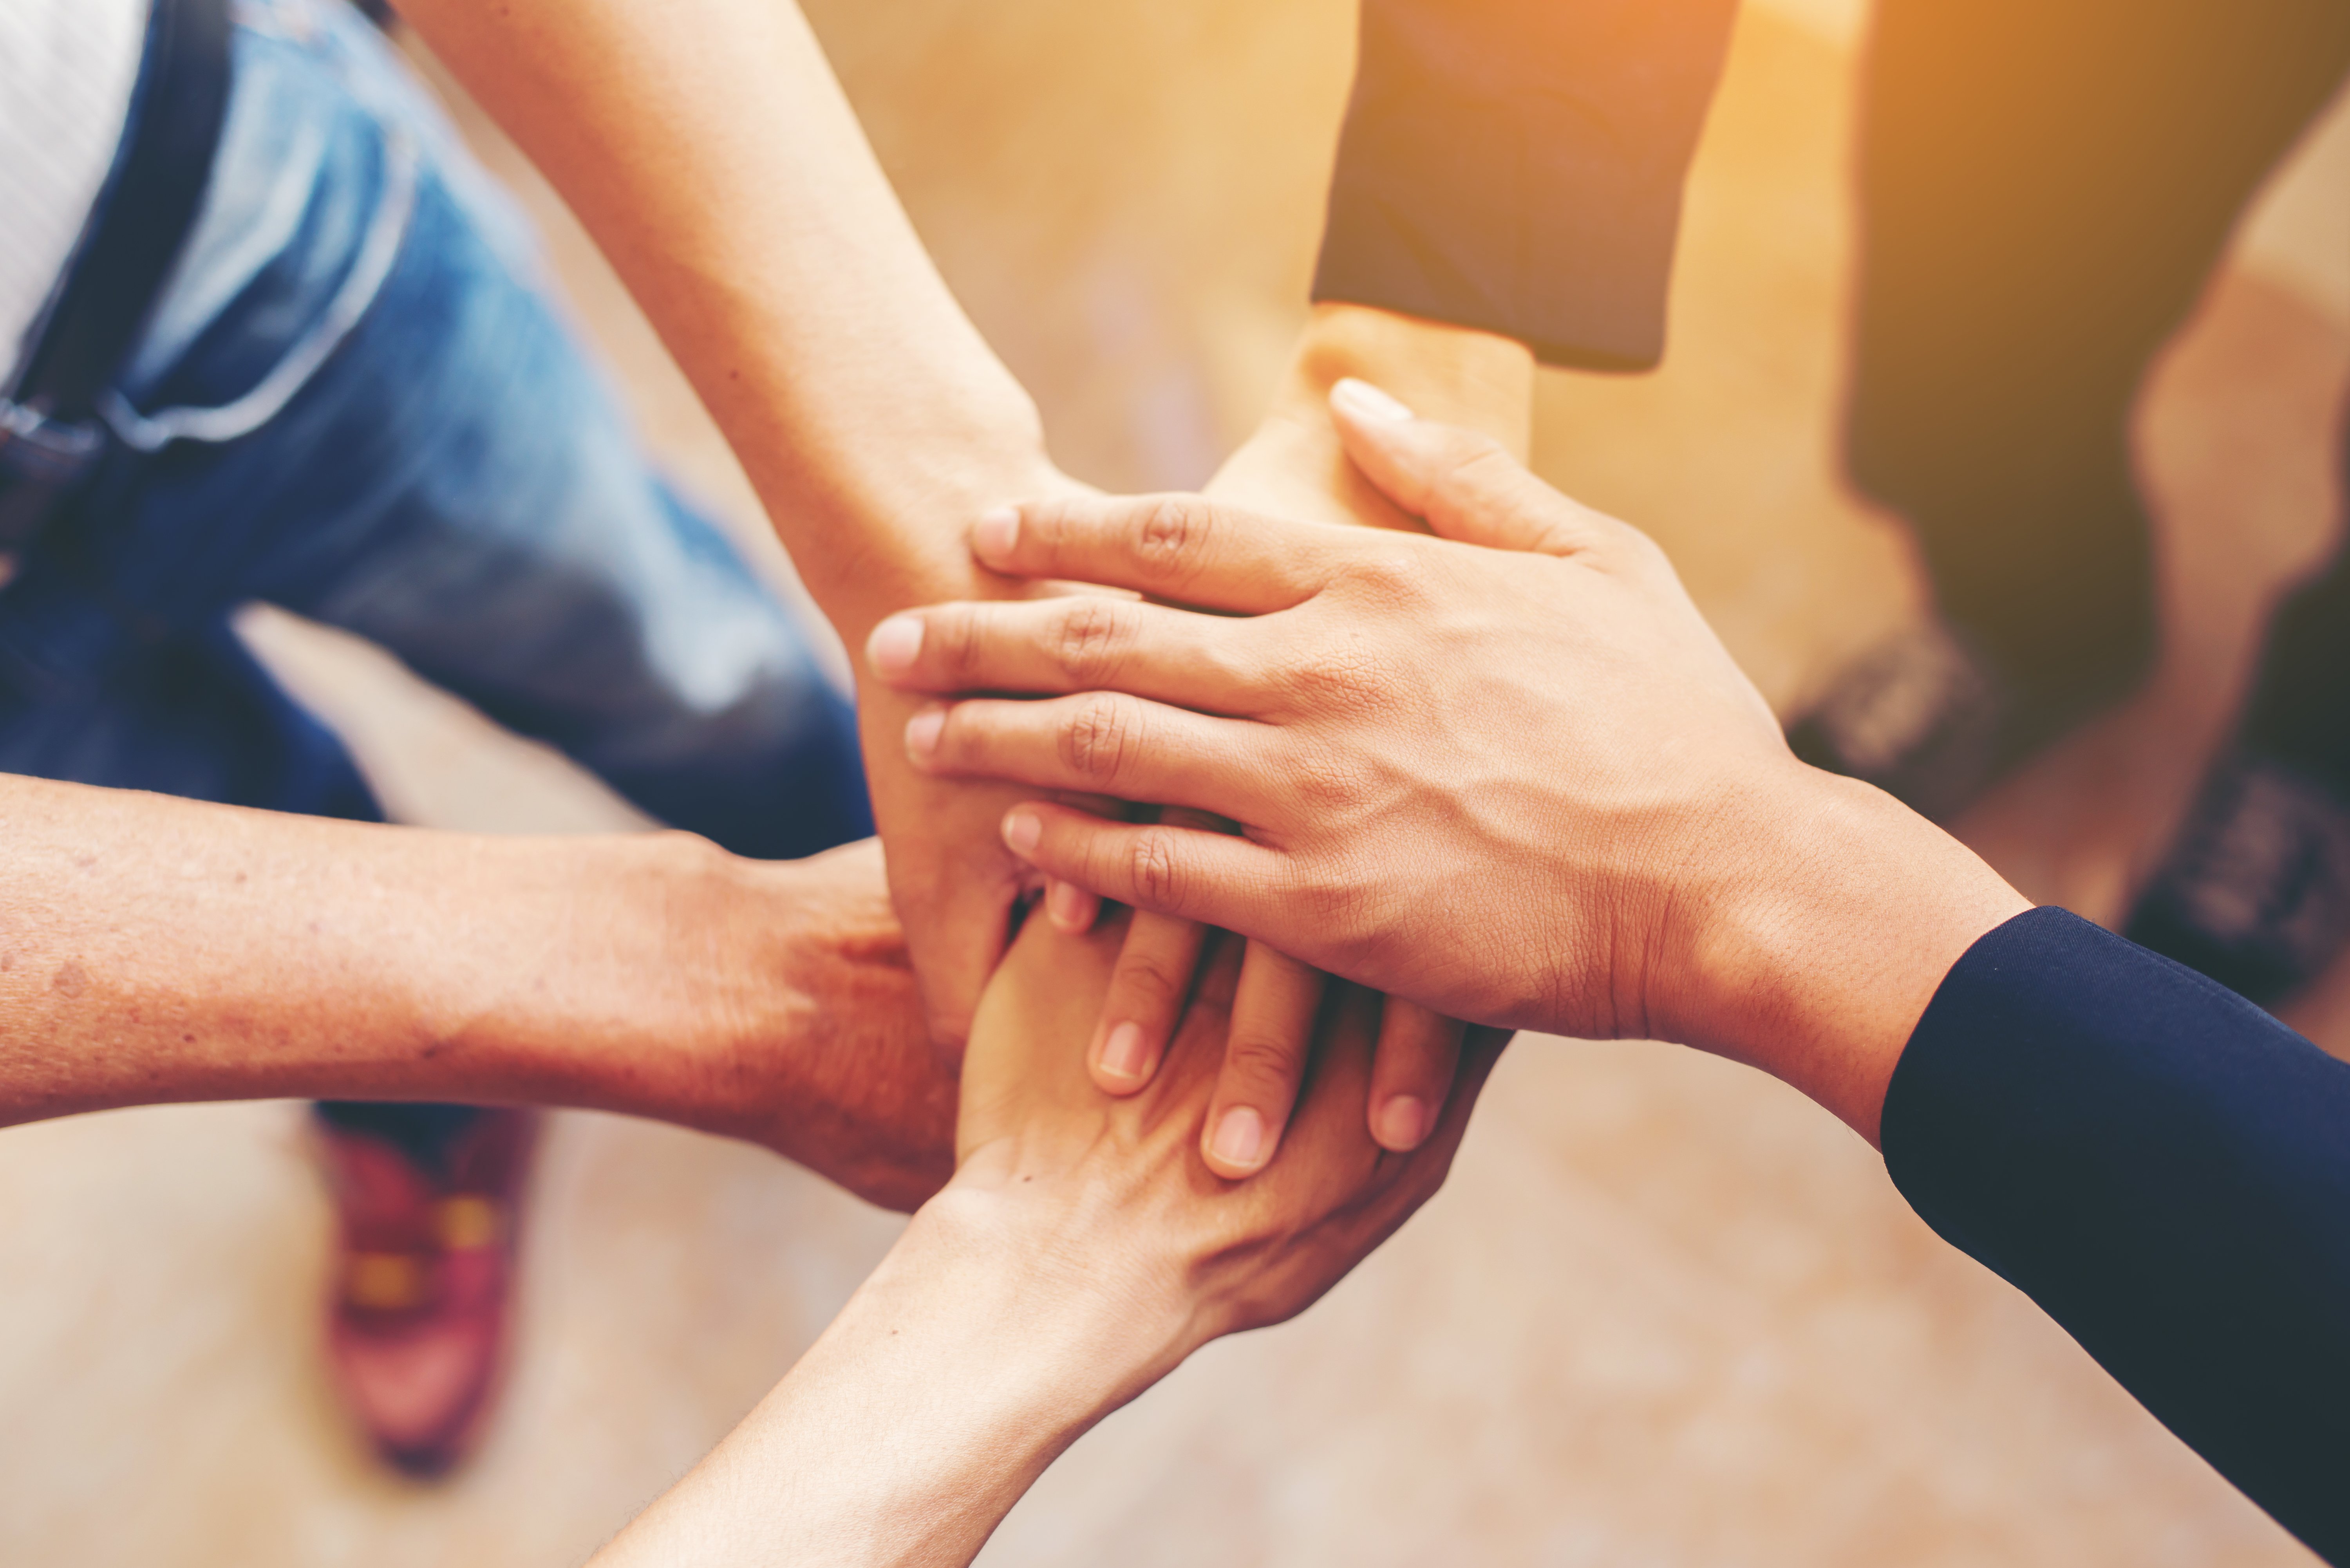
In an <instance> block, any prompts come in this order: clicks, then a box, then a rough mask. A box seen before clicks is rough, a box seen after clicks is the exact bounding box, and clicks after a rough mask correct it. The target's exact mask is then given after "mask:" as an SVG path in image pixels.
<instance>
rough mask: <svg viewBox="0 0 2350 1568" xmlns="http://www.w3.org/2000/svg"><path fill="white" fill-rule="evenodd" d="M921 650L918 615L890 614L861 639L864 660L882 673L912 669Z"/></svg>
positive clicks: (890, 673)
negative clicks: (868, 635)
mask: <svg viewBox="0 0 2350 1568" xmlns="http://www.w3.org/2000/svg"><path fill="white" fill-rule="evenodd" d="M921 651H922V618H921V617H920V616H918V615H893V616H891V617H890V618H889V619H888V620H885V621H883V622H882V623H881V624H880V625H879V626H877V627H875V628H873V635H872V636H871V637H868V638H867V639H865V659H866V662H868V663H869V664H870V665H872V666H873V668H874V670H877V671H878V672H879V673H880V674H883V675H895V674H897V673H899V671H900V670H910V669H912V668H913V665H914V660H915V659H917V658H919V657H920V655H921Z"/></svg>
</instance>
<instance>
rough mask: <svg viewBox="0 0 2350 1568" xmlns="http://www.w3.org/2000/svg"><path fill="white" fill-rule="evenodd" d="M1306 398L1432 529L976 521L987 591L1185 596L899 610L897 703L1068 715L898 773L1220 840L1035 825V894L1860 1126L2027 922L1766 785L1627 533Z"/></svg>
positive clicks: (1787, 768)
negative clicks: (1129, 810) (1656, 1063)
mask: <svg viewBox="0 0 2350 1568" xmlns="http://www.w3.org/2000/svg"><path fill="white" fill-rule="evenodd" d="M1332 407H1333V410H1334V412H1335V413H1336V417H1337V420H1338V426H1339V429H1340V431H1341V433H1342V435H1343V437H1344V439H1345V441H1346V443H1347V451H1348V452H1349V453H1350V454H1351V456H1352V457H1353V459H1354V461H1355V462H1356V464H1357V467H1358V469H1359V470H1360V471H1361V472H1362V473H1363V475H1364V476H1365V478H1366V479H1367V481H1368V482H1370V483H1373V484H1375V485H1377V486H1378V489H1379V490H1380V491H1381V493H1384V494H1385V495H1386V496H1388V499H1389V500H1391V501H1392V502H1393V503H1394V504H1396V505H1398V506H1399V507H1400V508H1402V509H1403V510H1405V511H1406V512H1409V513H1410V514H1414V515H1417V516H1419V517H1421V518H1422V519H1424V520H1425V521H1426V522H1427V523H1428V524H1429V525H1430V528H1431V529H1433V530H1434V532H1435V533H1436V534H1437V535H1440V537H1438V538H1433V539H1430V538H1416V537H1410V536H1406V535H1375V536H1374V535H1362V534H1359V533H1349V532H1347V531H1346V530H1342V529H1336V528H1331V527H1328V526H1326V525H1320V524H1311V523H1294V522H1286V521H1277V520H1274V519H1271V518H1265V517H1261V516H1253V515H1249V514H1240V513H1235V512H1233V511H1231V510H1228V509H1223V508H1220V507H1217V506H1214V505H1212V504H1207V503H1203V502H1201V501H1198V500H1194V499H1187V498H1179V497H1167V498H1160V499H1157V500H1143V501H1136V502H1080V503H1061V504H1055V503H1045V504H1035V505H1029V506H1024V507H1021V508H1019V509H1017V510H1016V511H1014V512H1007V513H1005V514H1000V515H998V516H995V517H993V518H991V519H990V520H989V521H988V522H986V523H985V524H983V525H982V526H981V527H980V528H979V529H977V530H976V531H975V534H974V539H973V545H974V549H975V551H976V552H977V554H978V555H979V556H980V558H981V559H983V560H984V561H986V562H987V563H988V564H989V565H990V566H993V567H994V568H996V569H998V570H1000V571H1003V572H1007V573H1018V574H1037V575H1050V576H1061V577H1077V578H1085V579H1089V580H1094V581H1099V582H1103V583H1107V584H1112V585H1115V586H1118V587H1128V588H1133V589H1136V590H1138V591H1139V592H1141V593H1143V594H1147V595H1149V596H1150V597H1152V598H1154V599H1159V600H1164V601H1169V604H1170V605H1173V604H1180V605H1189V606H1193V607H1196V610H1185V609H1179V608H1174V607H1168V605H1160V604H1150V603H1116V604H1112V603H1107V602H1105V603H1102V604H1098V605H1095V604H1080V603H1077V602H1076V601H1071V602H1069V603H1065V604H1061V605H1028V606H1000V607H987V606H979V605H956V606H944V607H937V608H934V609H932V610H929V611H926V612H923V613H924V616H925V618H926V629H925V634H924V636H923V638H922V639H920V653H919V655H918V657H917V658H916V659H915V660H914V661H913V662H912V663H911V664H910V665H909V666H907V667H906V668H905V669H903V670H900V671H899V673H898V674H897V675H896V676H895V677H894V679H896V680H899V681H900V682H901V683H902V684H903V685H905V686H906V687H907V688H908V689H909V690H920V691H933V692H954V691H1004V692H1034V693H1040V694H1051V693H1066V695H1052V696H1047V697H1046V699H1045V700H1044V701H1018V702H1014V701H1000V700H992V699H989V700H975V701H962V702H958V703H955V704H953V705H952V706H951V707H950V708H948V709H946V710H945V711H943V713H942V714H941V715H940V716H938V717H937V718H934V719H931V720H930V721H928V722H924V723H922V724H921V725H920V727H919V728H918V729H916V730H915V731H914V732H912V735H911V737H910V739H911V741H912V742H916V743H915V744H914V754H915V755H916V756H917V757H918V760H920V763H922V765H925V766H928V767H930V768H931V769H933V770H935V771H936V772H938V773H940V774H943V775H949V776H958V777H960V776H983V777H995V778H1006V779H1013V780H1016V781H1019V782H1022V783H1025V784H1031V785H1034V786H1038V787H1042V788H1047V789H1057V790H1069V789H1084V790H1087V791H1091V792H1095V793H1099V794H1109V795H1113V796H1117V797H1119V798H1125V799H1137V798H1139V799H1148V800H1156V801H1166V802H1170V803H1173V804H1176V805H1189V806H1192V807H1196V808H1206V807H1208V806H1210V805H1213V806H1214V807H1215V808H1216V809H1218V810H1221V811H1222V812H1223V813H1224V814H1226V815H1230V816H1232V817H1234V818H1236V819H1237V820H1238V821H1239V822H1240V824H1241V826H1242V833H1241V834H1240V835H1239V836H1225V835H1211V834H1206V833H1201V832H1199V831H1196V830H1190V829H1185V828H1181V827H1172V826H1163V825H1160V826H1153V825H1130V824H1124V823H1115V822H1107V821H1104V820H1102V819H1100V818H1098V817H1096V816H1093V815H1088V814H1087V813H1084V812H1081V811H1077V810H1074V809H1071V808H1069V807H1067V806H1065V805H1054V804H1049V803H1040V804H1036V805H1028V806H1023V807H1021V808H1018V809H1017V810H1015V811H1014V812H1013V813H1012V814H1010V815H1008V816H1007V818H1006V820H1005V835H1006V839H1007V842H1009V843H1010V844H1011V845H1012V846H1013V847H1014V850H1015V851H1016V852H1018V853H1020V854H1021V855H1023V856H1024V857H1026V858H1028V859H1030V860H1031V861H1032V862H1034V863H1035V865H1036V866H1037V867H1039V868H1040V869H1042V870H1043V871H1045V873H1046V874H1047V875H1050V876H1053V877H1062V878H1065V879H1067V880H1070V881H1074V882H1076V883H1078V884H1079V885H1081V886H1083V887H1086V888H1088V889H1090V890H1092V891H1094V892H1096V893H1097V894H1099V895H1101V896H1103V897H1106V898H1114V899H1117V900H1119V901H1121V902H1126V903H1130V904H1133V905H1135V906H1137V907H1138V908H1141V909H1150V910H1155V911H1159V912H1162V913H1166V914H1170V915H1174V916H1179V917H1182V918H1187V919H1201V920H1205V921H1207V922H1209V923H1211V924H1213V925H1217V926H1221V927H1223V928H1225V929H1232V930H1237V931H1242V932H1244V933H1246V934H1247V935H1249V936H1250V937H1252V938H1254V939H1257V940H1263V941H1265V942H1267V943H1269V944H1271V945H1273V946H1274V947H1276V948H1279V949H1281V950H1283V951H1285V952H1291V953H1295V954H1296V955H1297V956H1298V957H1299V958H1300V959H1302V960H1304V961H1307V962H1311V963H1314V964H1315V965H1316V966H1318V967H1320V968H1322V969H1324V970H1326V971H1328V972H1330V973H1333V974H1338V975H1343V976H1346V977H1347V978H1348V979H1351V980H1354V981H1358V982H1360V983H1364V984H1369V985H1376V986H1379V987H1382V988H1384V989H1385V990H1387V991H1388V992H1389V993H1390V994H1392V995H1399V996H1404V997H1408V998H1409V999H1411V1000H1412V1001H1414V1002H1419V1003H1421V1004H1423V1005H1425V1006H1427V1007H1430V1008H1432V1009H1435V1010H1437V1011H1439V1012H1446V1013H1449V1014H1451V1015H1452V1016H1455V1017H1461V1018H1467V1019H1471V1020H1472V1021H1476V1022H1479V1023H1498V1024H1506V1025H1514V1026H1519V1027H1533V1028H1541V1029H1545V1030H1550V1031H1554V1032H1556V1033H1568V1034H1575V1035H1581V1036H1586V1037H1612V1036H1648V1037H1655V1038H1661V1039H1667V1040H1675V1041H1680V1042H1684V1043H1686V1044H1692V1045H1698V1046H1700V1047H1703V1048H1706V1049H1709V1050H1712V1051H1717V1052H1720V1053H1721V1054H1726V1055H1730V1056H1732V1057H1735V1058H1737V1059H1740V1060H1742V1061H1746V1062H1750V1063H1752V1064H1756V1065H1759V1066H1762V1067H1763V1068H1765V1069H1766V1070H1769V1071H1771V1072H1773V1073H1775V1074H1777V1075H1780V1076H1781V1077H1783V1078H1785V1079H1786V1080H1787V1081H1789V1082H1790V1083H1792V1084H1794V1085H1795V1086H1796V1087H1797V1088H1799V1089H1802V1090H1803V1091H1804V1092H1805V1093H1807V1094H1809V1095H1811V1096H1812V1097H1813V1098H1814V1099H1816V1100H1818V1101H1820V1102H1821V1103H1822V1104H1823V1105H1825V1106H1827V1107H1828V1108H1829V1109H1830V1110H1832V1111H1834V1112H1835V1113H1836V1114H1837V1115H1838V1116H1842V1117H1843V1118H1844V1119H1845V1120H1846V1122H1848V1123H1849V1124H1851V1125H1852V1126H1853V1127H1855V1128H1856V1129H1857V1130H1858V1131H1859V1132H1861V1133H1862V1135H1863V1136H1865V1137H1869V1138H1870V1139H1871V1140H1872V1141H1874V1139H1875V1137H1876V1136H1877V1121H1878V1116H1879V1113H1880V1110H1881V1107H1882V1105H1883V1100H1884V1093H1885V1087H1886V1085H1887V1082H1888V1081H1889V1079H1890V1077H1891V1074H1892V1069H1893V1066H1894V1064H1895V1063H1896V1062H1897V1061H1898V1058H1899V1055H1900V1051H1901V1048H1902V1046H1903V1045H1904V1044H1906V1043H1907V1041H1908V1035H1909V1033H1910V1031H1911V1029H1912V1028H1913V1027H1914V1026H1915V1024H1916V1022H1917V1019H1918V1014H1919V1013H1920V1012H1922V1011H1923V1010H1924V1007H1925V1004H1926V1002H1928V1001H1929V999H1930V998H1931V996H1932V994H1933V992H1934V989H1935V988H1936V987H1937V986H1938V985H1939V983H1940V981H1941V979H1942V977H1943V975H1944V974H1945V973H1947V972H1948V971H1949V969H1950V965H1951V964H1952V963H1953V962H1955V961H1957V959H1958V958H1959V957H1960V954H1962V953H1963V952H1964V951H1965V950H1966V949H1967V947H1968V946H1969V945H1970V944H1971V943H1972V942H1973V941H1974V940H1975V939H1976V938H1978V937H1980V936H1981V934H1982V933H1983V932H1985V931H1987V930H1989V929H1991V928H1992V927H1994V926H1997V925H1999V924H2000V923H2002V921H2004V920H2006V919H2009V918H2011V917H2012V916H2013V915H2015V914H2017V913H2020V912H2021V911H2022V909H2025V908H2027V907H2028V906H2027V904H2026V903H2025V901H2024V900H2023V899H2022V898H2021V896H2019V895H2018V894H2016V893H2015V892H2014V890H2013V889H2012V888H2008V887H2007V885H2006V884H2005V883H2003V882H2002V881H2001V880H2000V879H1999V877H1997V876H1996V875H1995V874H1993V873H1992V872H1991V870H1990V868H1989V867H1985V866H1984V865H1983V864H1982V863H1981V861H1980V860H1979V859H1977V858H1976V857H1974V856H1973V855H1972V854H1970V852H1969V851H1967V850H1966V849H1965V848H1964V846H1960V845H1959V844H1958V843H1957V842H1956V841H1955V840H1953V839H1951V838H1950V837H1949V836H1947V835H1945V834H1942V833H1941V832H1939V830H1938V829H1936V828H1934V827H1933V826H1931V825H1929V824H1928V823H1926V822H1925V821H1924V820H1923V819H1922V818H1919V817H1917V816H1916V815H1913V814H1911V813H1909V812H1908V811H1907V810H1906V809H1904V808H1903V807H1901V806H1900V805H1898V803H1896V802H1894V801H1893V800H1892V799H1891V798H1890V797H1889V796H1887V795H1885V794H1881V793H1880V792H1878V791H1876V790H1873V789H1870V788H1869V787H1867V786H1866V785H1862V784H1854V783H1852V782H1850V781H1846V780H1841V779H1836V778H1834V777H1832V776H1830V775H1827V774H1822V773H1819V772H1817V771H1815V770H1814V769H1810V768H1807V767H1804V765H1802V764H1801V763H1797V762H1796V761H1795V759H1794V757H1793V756H1792V755H1791V754H1790V753H1788V751H1787V748H1786V745H1785V742H1784V741H1783V739H1782V738H1781V735H1780V732H1779V728H1778V725H1777V724H1776V722H1774V721H1773V718H1772V716H1771V713H1770V711H1769V709H1768V708H1767V707H1766V706H1765V705H1764V704H1763V701H1762V699H1761V697H1760V695H1759V694H1758V693H1757V692H1756V691H1754V689H1753V687H1752V684H1751V683H1750V682H1748V681H1747V680H1746V679H1745V677H1744V676H1743V675H1742V673H1741V672H1740V671H1739V670H1738V668H1737V666H1736V665H1735V664H1734V663H1733V662H1732V661H1731V659H1730V657H1729V655H1728V653H1727V652H1726V651H1725V650H1724V649H1722V647H1721V643H1720V641H1719V640H1718V639H1716V638H1715V637H1714V636H1713V634H1712V631H1711V628H1708V627H1707V626H1706V625H1705V622H1704V620H1703V618H1701V617H1700V616H1699V614H1698V612H1697V610H1696V608H1695V607H1694V606H1693V605H1691V604H1690V600H1689V597H1688V596H1687V594H1686V593H1685V592H1684V591H1683V590H1682V588H1681V587H1680V584H1679V580H1678V579H1677V578H1676V577H1675V576H1674V575H1673V571H1672V568H1671V566H1670V565H1669V563H1668V562H1667V561H1666V559H1665V558H1664V556H1663V554H1662V553H1661V552H1660V551H1659V550H1658V548H1657V547H1656V545H1654V544H1653V543H1652V542H1651V541H1649V540H1648V538H1647V536H1646V535H1642V534H1640V533H1639V532H1638V530H1636V529H1634V528H1632V527H1630V526H1629V525H1627V524H1623V523H1620V522H1617V520H1615V519H1613V518H1609V517H1607V516H1604V515H1602V514H1598V513H1596V512H1594V511H1592V510H1590V509H1589V508H1587V507H1584V506H1581V505H1578V504H1575V503H1574V502H1572V501H1570V500H1568V499H1567V498H1565V496H1562V495H1560V494H1559V493H1557V492H1555V491H1554V490H1552V489H1551V488H1550V487H1549V486H1547V485H1544V484H1543V483H1541V482H1540V481H1538V480H1536V479H1534V477H1533V476H1532V475H1531V474H1530V473H1528V472H1526V471H1525V469H1524V468H1523V465H1522V464H1521V463H1520V462H1518V461H1517V459H1516V458H1515V457H1514V456H1513V454H1512V453H1510V452H1508V451H1507V450H1505V449H1504V448H1503V446H1502V445H1501V444H1500V443H1498V442H1496V441H1493V440H1492V439H1491V438H1490V437H1487V436H1483V435H1481V434H1478V433H1476V432H1473V431H1467V430H1463V429H1461V428H1458V427H1454V426H1450V425H1444V424H1439V423H1437V422H1435V421H1427V420H1420V419H1415V418H1413V417H1412V416H1411V414H1410V411H1409V410H1408V409H1405V408H1402V407H1401V406H1399V405H1398V404H1396V403H1395V402H1394V401H1393V400H1391V399H1388V398H1385V397H1384V396H1383V395H1382V394H1380V393H1379V392H1378V391H1377V390H1376V389H1371V388H1368V387H1362V386H1359V385H1357V384H1353V383H1349V384H1347V385H1346V386H1344V387H1342V388H1341V389H1339V390H1338V392H1337V393H1336V395H1335V396H1334V398H1333V400H1332ZM1198 611H1207V612H1213V613H1197V612H1198Z"/></svg>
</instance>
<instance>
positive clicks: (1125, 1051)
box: [1101, 1023, 1146, 1084]
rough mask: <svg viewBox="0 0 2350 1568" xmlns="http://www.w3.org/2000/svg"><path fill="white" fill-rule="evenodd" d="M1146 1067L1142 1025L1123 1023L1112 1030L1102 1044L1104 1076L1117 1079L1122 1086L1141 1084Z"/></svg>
mask: <svg viewBox="0 0 2350 1568" xmlns="http://www.w3.org/2000/svg"><path fill="white" fill-rule="evenodd" d="M1145 1065H1146V1059H1145V1056H1144V1054H1143V1049H1142V1025H1141V1024H1139V1023H1121V1024H1119V1025H1118V1027H1117V1028H1115V1029H1113V1030H1111V1031H1110V1032H1109V1038H1108V1039H1107V1040H1105V1041H1103V1042H1102V1048H1101V1070H1102V1076H1103V1077H1105V1078H1116V1079H1117V1080H1118V1082H1119V1083H1121V1084H1136V1083H1140V1082H1141V1081H1142V1070H1143V1068H1144V1066H1145Z"/></svg>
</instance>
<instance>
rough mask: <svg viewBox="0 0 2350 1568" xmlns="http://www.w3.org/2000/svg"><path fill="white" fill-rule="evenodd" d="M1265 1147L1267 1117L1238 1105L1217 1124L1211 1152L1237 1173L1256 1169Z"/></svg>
mask: <svg viewBox="0 0 2350 1568" xmlns="http://www.w3.org/2000/svg"><path fill="white" fill-rule="evenodd" d="M1263 1147H1264V1118H1263V1116H1259V1115H1257V1114H1256V1112H1255V1111H1254V1110H1253V1109H1252V1108H1250V1107H1249V1106H1233V1107H1232V1109H1231V1110H1228V1111H1226V1112H1225V1113H1224V1116H1223V1119H1222V1121H1220V1122H1218V1123H1217V1124H1216V1136H1215V1137H1214V1139H1213V1140H1212V1141H1211V1143H1210V1144H1209V1145H1208V1150H1209V1152H1210V1153H1211V1154H1213V1155H1214V1156H1215V1157H1216V1158H1218V1159H1220V1160H1222V1161H1223V1162H1224V1163H1225V1164H1226V1165H1228V1166H1231V1167H1232V1168H1233V1169H1235V1170H1253V1169H1254V1168H1256V1162H1257V1151H1258V1150H1259V1149H1261V1148H1263Z"/></svg>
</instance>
